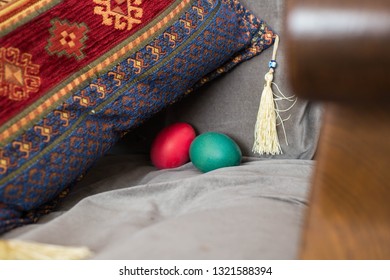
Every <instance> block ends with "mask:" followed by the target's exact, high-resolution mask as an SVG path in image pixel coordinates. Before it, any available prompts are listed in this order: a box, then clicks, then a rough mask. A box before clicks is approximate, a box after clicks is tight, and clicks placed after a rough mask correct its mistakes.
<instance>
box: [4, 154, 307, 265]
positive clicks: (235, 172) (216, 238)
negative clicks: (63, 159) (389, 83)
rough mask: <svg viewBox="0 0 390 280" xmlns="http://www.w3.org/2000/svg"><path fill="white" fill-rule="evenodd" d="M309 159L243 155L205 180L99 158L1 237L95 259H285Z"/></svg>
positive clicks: (191, 173)
mask: <svg viewBox="0 0 390 280" xmlns="http://www.w3.org/2000/svg"><path fill="white" fill-rule="evenodd" d="M311 171H312V162H311V161H306V160H273V161H269V160H259V159H257V160H255V159H253V158H252V159H251V158H245V159H244V161H243V164H242V165H240V166H237V167H232V168H224V169H219V170H215V171H212V172H209V173H206V174H202V173H200V172H199V171H197V170H196V169H195V168H194V167H193V165H192V164H191V163H188V164H186V165H184V166H182V167H180V168H177V169H172V170H163V171H156V170H155V169H154V168H153V167H152V166H150V164H149V163H148V161H147V160H146V159H144V158H142V157H140V156H108V157H105V158H103V159H102V160H101V161H100V162H99V164H98V165H97V166H96V167H95V168H94V169H92V170H91V172H90V173H89V174H88V175H87V176H86V178H85V180H83V181H82V182H80V184H79V185H78V186H77V187H76V188H75V190H74V191H73V192H72V193H71V194H70V195H69V196H68V197H67V198H66V199H65V200H64V202H63V204H62V205H61V207H60V208H59V209H58V211H56V212H53V213H51V214H49V215H47V216H45V217H44V218H42V219H41V220H40V221H39V223H38V224H33V225H28V226H24V227H22V228H18V229H15V230H13V231H11V232H9V233H6V234H5V235H3V236H2V238H19V239H24V240H34V241H38V242H44V243H52V244H59V245H73V246H88V247H89V248H90V249H92V250H93V251H94V256H93V258H95V259H294V258H296V257H297V248H298V245H299V242H298V241H299V235H300V228H301V226H302V216H303V211H304V210H305V209H306V206H305V205H306V197H307V192H308V178H309V176H310V174H311Z"/></svg>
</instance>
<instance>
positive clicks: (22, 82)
mask: <svg viewBox="0 0 390 280" xmlns="http://www.w3.org/2000/svg"><path fill="white" fill-rule="evenodd" d="M31 60H32V55H31V54H29V53H22V54H20V50H19V49H17V48H12V47H10V48H4V47H2V48H0V96H7V97H8V98H9V99H11V100H14V101H21V100H25V99H27V98H29V97H30V94H31V93H35V92H38V90H39V87H40V85H41V79H40V77H39V67H40V66H39V65H37V64H33V63H32V62H31Z"/></svg>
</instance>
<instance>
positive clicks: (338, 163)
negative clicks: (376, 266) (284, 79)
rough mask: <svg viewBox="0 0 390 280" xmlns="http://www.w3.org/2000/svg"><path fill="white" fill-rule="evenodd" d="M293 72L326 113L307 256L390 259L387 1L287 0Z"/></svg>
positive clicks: (297, 88)
mask: <svg viewBox="0 0 390 280" xmlns="http://www.w3.org/2000/svg"><path fill="white" fill-rule="evenodd" d="M285 23H286V28H285V30H286V40H287V42H286V44H287V45H288V46H289V48H288V50H287V57H288V63H289V69H288V71H289V77H290V81H291V84H292V86H293V89H294V92H296V94H297V95H299V96H300V97H301V98H307V99H313V100H319V101H323V102H324V103H325V104H326V105H325V106H326V113H325V118H324V122H323V128H322V132H321V136H320V142H319V148H318V152H317V166H316V170H315V173H314V175H313V182H312V183H313V185H312V192H311V198H310V206H309V210H308V213H307V220H306V225H305V228H304V232H303V236H302V249H301V254H300V257H301V258H302V259H390V51H389V50H390V1H388V0H372V1H363V0H344V1H339V0H337V1H336V0H310V1H308V0H289V1H287V12H286V20H285Z"/></svg>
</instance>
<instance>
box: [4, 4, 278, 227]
mask: <svg viewBox="0 0 390 280" xmlns="http://www.w3.org/2000/svg"><path fill="white" fill-rule="evenodd" d="M2 2H4V3H5V4H3V3H0V36H1V37H0V40H1V41H0V107H1V110H0V233H1V232H4V231H7V230H9V229H11V228H14V227H16V226H19V225H22V224H25V223H31V222H34V221H36V220H37V219H38V218H39V217H40V216H41V215H42V214H44V213H47V212H48V211H50V210H51V209H52V208H53V207H54V206H55V204H56V203H57V201H58V200H59V199H60V198H62V197H63V196H65V195H66V193H67V191H68V189H69V188H70V187H71V186H72V184H73V183H74V182H76V181H77V179H79V178H80V177H81V176H82V175H83V174H84V173H85V172H86V171H87V170H88V168H89V167H90V166H91V165H92V164H93V162H94V161H95V160H96V159H97V158H98V157H100V156H101V155H103V154H104V153H105V152H106V151H108V150H109V149H110V147H111V146H112V145H113V144H114V143H115V142H116V141H117V140H118V139H119V138H120V137H121V136H123V135H124V134H125V133H126V132H127V131H129V130H131V129H132V128H134V127H136V126H138V125H140V124H141V123H142V122H143V121H144V120H146V119H148V118H149V117H151V116H152V115H153V114H155V113H157V112H158V111H160V110H162V109H163V108H165V107H166V106H167V105H169V104H172V103H174V102H176V101H177V100H179V99H180V98H181V97H183V96H185V95H186V94H188V93H189V92H191V91H193V90H194V89H195V88H197V87H199V86H200V85H202V84H204V83H206V82H208V81H210V80H212V79H213V78H215V77H217V76H218V75H220V74H222V73H224V72H227V71H229V70H230V69H231V68H233V67H234V66H235V65H237V64H238V63H240V62H242V61H245V60H247V59H249V58H251V57H253V56H255V55H257V54H259V53H260V52H261V51H263V50H264V49H266V48H267V47H269V46H270V45H271V44H272V43H273V40H274V34H273V32H272V31H271V30H270V28H269V27H268V26H267V25H266V23H265V22H264V21H262V20H260V19H258V18H256V17H255V16H254V15H253V14H251V13H250V12H249V11H247V10H246V9H245V8H244V7H243V6H242V5H241V4H240V3H239V1H237V0H161V1H153V0H110V1H109V0H90V1H75V0H69V1H60V0H47V1H38V0H27V1H18V0H8V1H2Z"/></svg>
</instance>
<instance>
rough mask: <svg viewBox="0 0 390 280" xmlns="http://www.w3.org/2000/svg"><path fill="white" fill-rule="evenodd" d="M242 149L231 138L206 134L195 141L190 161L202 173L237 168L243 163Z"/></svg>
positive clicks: (213, 133) (191, 149)
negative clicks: (230, 167) (224, 168)
mask: <svg viewBox="0 0 390 280" xmlns="http://www.w3.org/2000/svg"><path fill="white" fill-rule="evenodd" d="M241 158H242V153H241V149H240V147H239V146H238V145H237V143H236V142H234V141H233V140H232V139H231V138H230V137H229V136H227V135H225V134H222V133H218V132H206V133H203V134H201V135H199V136H198V137H196V138H195V139H194V141H193V142H192V144H191V146H190V159H191V161H192V163H193V164H194V165H195V167H196V168H198V169H199V170H200V171H202V172H209V171H211V170H215V169H218V168H223V167H228V166H237V165H239V164H240V163H241Z"/></svg>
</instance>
